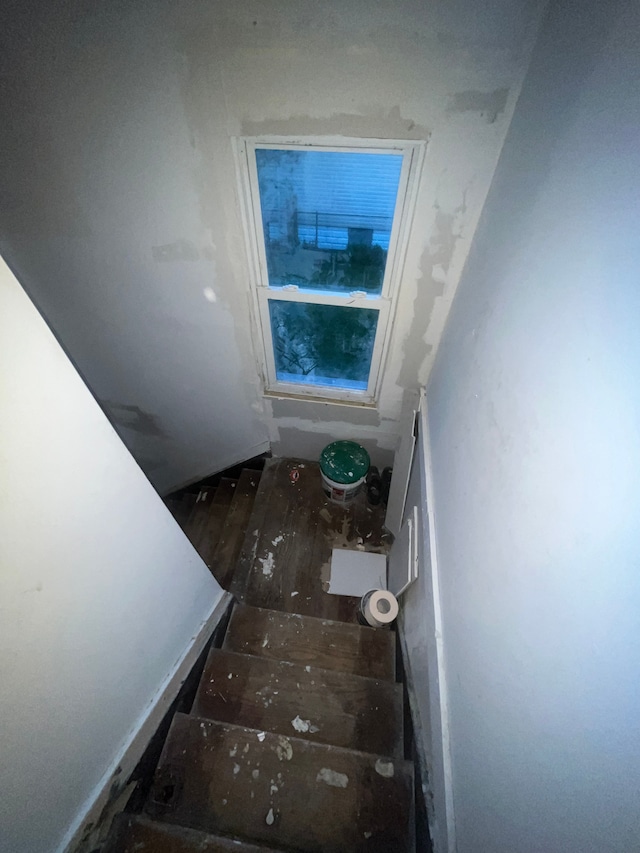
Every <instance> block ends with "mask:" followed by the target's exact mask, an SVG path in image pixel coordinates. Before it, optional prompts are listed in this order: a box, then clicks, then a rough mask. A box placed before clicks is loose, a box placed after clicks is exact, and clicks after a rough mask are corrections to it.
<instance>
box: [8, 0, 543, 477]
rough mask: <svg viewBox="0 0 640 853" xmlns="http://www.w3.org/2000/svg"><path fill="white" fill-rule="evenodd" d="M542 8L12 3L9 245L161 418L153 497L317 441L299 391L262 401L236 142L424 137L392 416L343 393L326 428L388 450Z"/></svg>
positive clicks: (70, 334)
mask: <svg viewBox="0 0 640 853" xmlns="http://www.w3.org/2000/svg"><path fill="white" fill-rule="evenodd" d="M543 2H544V0H539V2H538V0H537V1H536V2H534V3H527V2H524V0H520V2H516V0H512V2H509V3H505V2H504V1H503V0H484V2H482V3H476V2H472V0H456V2H454V3H451V4H436V3H431V2H430V3H422V2H414V0H403V2H396V0H384V2H381V3H376V4H374V5H372V4H371V3H369V2H365V0H348V2H346V3H345V2H344V1H342V2H338V0H325V2H322V3H320V4H315V5H310V4H300V3H297V2H293V0H267V2H264V1H263V2H258V0H250V2H243V3H227V4H225V3H211V4H202V3H199V2H196V0H184V2H180V3H178V2H176V0H160V2H157V3H153V4H151V3H144V2H143V3H134V2H125V3H124V4H120V5H119V6H118V7H117V9H116V8H115V7H112V6H103V7H100V8H99V9H96V10H93V11H92V13H91V14H90V15H89V14H88V13H87V11H86V9H85V8H84V7H80V6H78V7H77V8H75V4H74V3H71V4H66V5H64V6H60V5H53V6H51V5H45V4H42V8H41V9H40V10H39V11H38V21H39V26H38V27H34V26H33V19H32V17H31V16H30V14H29V11H28V8H27V7H25V8H24V9H23V8H17V7H15V5H14V6H13V7H12V8H11V9H6V8H5V9H4V10H3V12H2V13H1V14H2V21H1V22H0V23H2V26H0V39H2V42H3V45H2V47H3V49H2V60H1V61H2V62H3V81H4V84H3V92H2V97H3V99H4V107H3V114H4V115H5V116H8V117H9V118H8V120H7V121H5V122H3V124H2V126H1V127H0V134H1V138H2V145H3V150H4V151H5V152H7V156H5V158H4V162H3V166H2V169H1V171H0V190H1V191H0V235H1V241H2V246H3V247H4V250H5V253H6V254H7V256H8V257H9V259H10V260H11V262H12V264H13V266H14V268H15V269H16V271H17V272H18V273H19V276H20V279H21V281H22V282H23V284H24V285H25V287H27V289H28V291H29V292H30V293H31V294H32V296H33V297H34V298H35V299H36V301H37V303H38V305H39V307H40V308H41V309H42V311H43V312H44V314H45V316H46V317H47V319H48V320H49V322H50V323H51V325H52V326H53V328H54V329H55V330H56V333H57V334H58V336H59V337H60V339H61V340H62V342H63V344H64V346H65V348H66V349H67V351H68V352H69V353H70V355H71V356H72V358H73V360H74V362H75V363H76V364H77V366H78V368H79V369H80V371H81V372H82V374H83V376H84V377H85V378H86V380H87V381H88V383H89V385H90V387H91V388H92V389H93V391H94V393H95V394H96V396H97V397H98V398H100V399H106V400H114V401H117V402H118V403H119V404H121V405H123V406H130V407H139V408H140V409H141V410H142V411H144V412H146V413H148V414H149V416H150V417H152V418H153V419H154V422H155V423H156V424H157V425H158V428H159V430H160V431H161V432H162V437H159V436H155V437H150V436H141V434H140V433H139V432H137V433H136V432H135V431H133V430H131V429H129V428H127V427H125V428H122V427H119V429H120V432H121V435H122V436H123V437H124V438H125V440H126V441H127V443H128V445H129V447H130V448H131V449H132V450H133V452H134V453H135V455H136V457H137V458H138V460H139V461H141V462H142V464H143V465H144V467H145V470H146V471H147V473H148V474H149V475H150V476H151V477H152V480H153V482H154V483H155V484H156V485H157V486H158V487H159V488H161V489H167V488H170V487H172V486H176V485H178V484H180V483H183V482H185V481H187V480H189V479H194V478H195V477H197V476H199V475H203V474H206V473H210V472H211V471H213V470H216V469H219V468H221V467H224V465H225V464H230V463H232V462H235V461H238V459H239V458H243V457H244V458H246V457H248V456H251V455H254V454H255V453H256V452H260V450H263V449H265V448H266V447H267V446H268V443H269V442H271V443H272V444H273V446H274V448H275V450H276V452H278V453H288V452H290V450H289V447H291V448H292V449H293V446H294V445H293V444H290V439H292V438H293V437H294V436H295V433H296V431H297V432H298V433H299V435H297V436H295V438H296V441H295V446H296V447H298V448H299V449H302V450H303V451H304V455H306V456H312V455H315V448H316V445H317V439H316V435H317V434H319V428H318V421H317V420H315V418H314V414H313V412H312V411H310V410H309V409H308V408H307V407H306V404H304V403H300V404H299V409H297V410H296V409H288V410H287V414H286V415H280V414H279V413H278V410H277V409H274V408H273V402H272V401H270V400H263V398H262V395H263V384H262V377H261V376H260V371H259V368H258V362H257V359H256V349H255V347H256V345H257V341H258V332H257V329H256V326H255V319H252V301H251V295H250V289H249V286H250V268H249V262H248V257H247V251H246V245H245V239H244V234H243V228H242V219H241V213H240V203H239V190H238V181H237V173H236V168H235V162H234V154H233V145H232V138H233V137H235V136H242V135H254V134H259V133H260V134H262V133H267V134H269V133H271V134H289V133H291V134H295V135H298V136H299V135H320V136H321V135H326V134H329V135H348V136H362V137H377V138H400V139H402V138H405V139H425V140H428V149H427V155H426V159H425V165H424V170H423V174H422V179H421V183H420V187H419V191H418V196H417V203H416V213H415V219H414V222H413V228H412V231H411V237H410V240H409V245H408V250H407V254H406V260H405V264H404V270H403V274H402V282H401V288H400V292H399V296H398V302H397V311H396V316H395V322H394V326H393V333H392V336H391V339H390V346H389V351H388V357H387V360H386V364H385V367H384V381H383V383H382V387H381V392H380V395H379V399H378V400H377V405H376V411H377V417H378V418H379V424H378V425H375V424H373V423H369V422H367V424H363V423H362V422H361V421H360V420H359V419H358V418H359V416H357V415H355V414H354V413H355V412H356V411H357V410H356V409H354V408H353V407H348V406H341V405H336V404H334V405H333V406H332V408H333V412H334V414H333V415H332V416H331V418H329V417H327V418H326V419H324V424H325V426H324V427H323V428H322V432H324V433H329V434H331V435H333V436H334V437H342V436H343V435H349V436H350V437H354V438H359V437H362V438H363V439H366V440H367V441H370V442H375V443H376V445H377V446H378V447H379V448H380V449H381V450H382V451H383V454H384V455H385V456H386V455H387V451H392V450H393V449H394V448H395V445H396V442H397V432H398V418H399V414H400V406H401V400H402V395H403V392H404V391H405V390H406V389H414V390H415V388H416V387H417V385H418V384H419V382H420V381H424V379H425V378H426V376H427V375H428V373H429V370H430V367H431V363H432V359H433V352H434V349H435V348H436V347H437V343H438V340H439V337H440V333H441V329H442V324H443V322H444V318H445V317H446V314H447V311H448V306H449V304H450V302H451V298H452V295H453V293H454V291H455V287H456V284H457V280H458V277H459V275H460V271H461V269H462V266H463V264H464V260H465V257H466V254H467V251H468V246H469V241H470V239H471V237H472V234H473V231H474V228H475V223H476V221H477V218H478V215H479V212H480V210H481V207H482V204H483V202H484V198H485V194H486V190H487V187H488V185H489V182H490V180H491V175H492V173H493V170H494V166H495V163H496V159H497V156H498V153H499V151H500V147H501V145H502V141H503V138H504V133H505V131H506V128H507V126H508V124H509V120H510V116H511V113H512V110H513V105H514V103H515V101H516V99H517V95H518V92H519V89H520V85H521V80H522V77H523V74H524V71H525V68H526V64H527V59H528V52H529V47H530V43H531V41H532V37H533V34H534V32H535V29H536V27H537V19H538V15H539V11H540V8H541V6H542V5H543ZM334 424H336V425H338V426H336V427H335V429H334V426H333V425H334ZM329 425H330V426H329ZM364 427H366V429H364ZM305 436H309V441H308V443H307V444H306V445H305V440H304V437H305ZM291 452H292V451H291Z"/></svg>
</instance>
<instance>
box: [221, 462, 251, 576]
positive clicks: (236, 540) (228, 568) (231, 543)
mask: <svg viewBox="0 0 640 853" xmlns="http://www.w3.org/2000/svg"><path fill="white" fill-rule="evenodd" d="M259 482H260V472H259V471H252V470H250V469H248V468H244V469H243V470H242V472H241V474H240V477H239V478H238V485H237V486H236V489H235V494H234V496H233V500H232V501H231V505H230V506H229V511H228V512H227V515H226V518H225V520H224V526H223V529H222V532H221V535H220V540H219V542H218V545H217V547H216V549H215V551H214V553H213V557H212V571H213V573H214V575H215V577H216V580H217V581H218V583H219V584H220V585H221V586H223V587H224V588H225V589H226V588H227V587H228V586H229V582H230V579H231V577H232V575H233V571H234V568H235V564H236V561H237V560H238V557H239V555H240V551H241V549H242V543H243V541H244V538H245V533H246V530H247V523H248V521H249V517H250V515H251V509H252V507H253V501H254V499H255V495H256V492H257V490H258V484H259Z"/></svg>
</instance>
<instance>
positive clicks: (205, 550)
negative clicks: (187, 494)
mask: <svg viewBox="0 0 640 853" xmlns="http://www.w3.org/2000/svg"><path fill="white" fill-rule="evenodd" d="M237 487H238V481H237V480H232V479H230V478H229V477H223V478H222V479H221V480H220V482H219V483H218V488H217V489H216V493H215V495H214V498H213V500H212V501H211V505H210V507H209V514H208V517H207V521H206V524H205V525H204V527H203V529H202V532H201V536H200V541H199V543H198V547H197V549H196V550H197V551H198V553H199V554H200V556H201V557H202V559H203V560H204V561H205V563H206V564H207V566H209V568H210V569H211V570H213V568H214V554H215V552H216V548H217V547H218V543H219V542H220V537H221V535H222V530H223V528H224V524H225V519H226V517H227V515H228V513H229V508H230V506H231V502H232V501H233V498H234V496H235V493H236V489H237Z"/></svg>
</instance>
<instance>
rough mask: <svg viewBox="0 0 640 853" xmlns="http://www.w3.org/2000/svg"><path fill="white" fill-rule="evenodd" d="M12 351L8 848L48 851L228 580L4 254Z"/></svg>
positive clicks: (120, 758) (3, 782)
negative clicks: (163, 496) (120, 432)
mask: <svg viewBox="0 0 640 853" xmlns="http://www.w3.org/2000/svg"><path fill="white" fill-rule="evenodd" d="M0 364H2V373H1V374H0V489H1V491H0V733H1V734H0V756H1V760H0V791H1V792H2V794H1V796H0V851H2V853H45V851H52V850H54V849H57V847H58V845H59V844H60V843H61V842H62V840H63V837H64V836H65V835H66V834H67V833H70V832H72V830H73V828H74V826H75V825H76V824H77V823H78V822H80V821H82V819H83V817H84V815H85V811H86V810H87V809H88V808H89V807H90V806H91V804H92V800H93V798H94V797H95V796H96V795H97V794H98V793H99V792H100V790H101V788H102V787H103V786H104V785H105V784H106V785H107V789H108V786H109V784H110V782H111V781H112V776H111V774H113V773H114V772H115V771H116V767H117V764H118V763H121V764H122V772H121V774H120V776H118V775H117V774H115V775H114V776H113V779H114V780H115V781H116V782H118V781H120V782H122V781H124V780H125V779H126V776H127V763H126V761H127V759H128V760H129V763H130V762H131V760H132V758H131V756H130V755H127V754H125V752H126V747H127V745H130V743H131V741H132V740H135V739H136V736H137V735H138V733H139V730H140V729H144V727H145V725H146V722H145V721H146V718H147V717H148V715H151V716H152V717H153V714H154V708H153V705H154V703H156V702H157V701H158V700H159V699H160V698H161V696H162V698H163V699H165V700H166V699H167V698H168V697H167V691H168V692H169V693H170V692H171V690H172V689H173V690H174V691H175V690H176V689H177V686H178V685H176V684H173V683H172V682H171V676H172V675H174V674H176V673H177V671H178V669H179V668H180V665H181V662H182V660H183V658H184V656H185V655H187V656H188V654H189V650H190V649H191V647H192V646H193V644H194V640H197V641H199V640H200V631H201V629H202V628H203V625H205V624H206V623H207V621H208V620H209V618H210V616H211V614H212V611H214V609H215V605H216V604H217V603H218V602H219V601H220V599H221V596H222V590H221V589H220V587H219V586H218V584H217V583H216V582H215V580H214V579H213V578H212V576H211V575H210V573H209V571H208V570H207V568H206V566H205V565H204V563H203V562H202V561H201V560H200V558H199V557H198V555H197V554H196V553H195V551H194V550H193V548H192V547H191V545H190V544H189V542H188V541H187V539H186V538H185V537H184V535H183V534H182V532H181V531H180V529H179V527H178V526H177V525H176V523H175V522H174V520H173V518H172V517H171V515H170V514H169V513H168V511H167V510H166V508H165V507H164V505H163V504H162V502H161V501H160V499H159V498H158V496H157V495H156V493H155V492H154V490H153V488H152V487H151V485H150V484H149V482H148V481H147V479H146V477H145V476H144V474H143V473H142V471H141V470H140V469H139V468H138V466H137V465H136V463H135V462H134V460H133V459H132V458H131V456H130V455H129V452H128V451H127V450H126V448H125V447H124V445H123V444H122V442H121V441H120V439H119V438H118V436H117V435H116V433H115V432H114V431H113V429H112V427H111V426H110V425H109V423H108V422H107V420H106V418H105V417H104V415H103V413H102V412H101V410H100V408H99V407H98V405H97V403H96V402H95V400H94V399H93V397H92V396H91V394H90V393H89V391H88V390H87V388H86V387H85V385H84V384H83V382H82V380H81V379H80V377H79V376H78V375H77V373H76V371H75V370H74V368H73V367H72V365H71V364H70V363H69V361H68V360H67V358H66V356H65V355H64V353H63V352H62V350H61V349H60V347H59V346H58V344H57V343H56V341H55V339H54V337H53V335H52V334H51V332H50V331H49V329H48V328H47V326H46V325H45V323H44V321H43V320H42V318H41V317H40V316H39V314H38V312H37V311H36V309H35V308H34V307H33V305H32V303H31V302H30V301H29V299H28V297H27V296H26V294H25V293H24V291H23V290H22V288H21V287H20V285H19V284H18V282H17V281H16V280H15V278H14V277H13V276H12V274H11V273H10V271H9V270H8V268H7V267H6V266H5V264H4V262H3V261H2V260H1V259H0ZM156 722H158V721H156ZM150 733H151V731H148V732H147V735H148V734H150ZM143 746H144V743H142V744H138V749H140V748H143ZM129 769H131V768H130V767H129Z"/></svg>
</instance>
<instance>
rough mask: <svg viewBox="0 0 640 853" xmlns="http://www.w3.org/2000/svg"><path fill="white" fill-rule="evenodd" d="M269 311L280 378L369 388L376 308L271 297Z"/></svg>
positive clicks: (289, 380)
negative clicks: (321, 303)
mask: <svg viewBox="0 0 640 853" xmlns="http://www.w3.org/2000/svg"><path fill="white" fill-rule="evenodd" d="M269 315H270V318H271V333H272V338H273V351H274V357H275V362H276V375H277V377H278V379H279V380H281V381H283V382H304V383H309V382H311V383H313V384H316V385H339V386H340V387H343V388H352V389H354V390H364V389H366V387H367V383H368V381H369V370H370V367H371V353H372V351H373V343H374V340H375V334H376V327H377V325H378V312H377V311H376V310H375V309H371V308H343V307H342V306H340V305H317V304H314V303H312V302H284V301H281V300H276V299H270V300H269Z"/></svg>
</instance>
